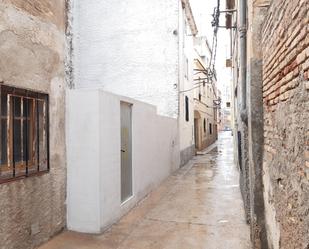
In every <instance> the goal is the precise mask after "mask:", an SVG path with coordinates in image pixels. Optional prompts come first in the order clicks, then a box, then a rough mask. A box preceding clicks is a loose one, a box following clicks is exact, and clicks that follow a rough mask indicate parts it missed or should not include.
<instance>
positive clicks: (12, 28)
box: [0, 0, 66, 249]
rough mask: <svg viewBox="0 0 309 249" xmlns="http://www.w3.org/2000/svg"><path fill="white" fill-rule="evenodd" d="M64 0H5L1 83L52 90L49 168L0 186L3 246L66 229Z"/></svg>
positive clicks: (22, 245) (15, 248)
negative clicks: (33, 175) (40, 172)
mask: <svg viewBox="0 0 309 249" xmlns="http://www.w3.org/2000/svg"><path fill="white" fill-rule="evenodd" d="M64 6H65V4H64V0H2V1H0V83H1V84H4V85H10V86H15V87H19V88H24V89H30V90H33V91H39V92H44V93H47V94H49V103H50V106H49V113H50V127H49V132H50V172H49V173H46V174H44V175H41V176H36V177H29V178H25V179H22V180H17V181H13V182H10V183H6V184H1V185H0V224H1V225H0V248H1V249H28V248H34V247H36V246H37V245H39V244H41V243H42V242H44V241H46V240H47V239H49V238H50V237H51V236H53V235H54V234H56V233H57V232H59V231H61V230H62V229H63V228H64V227H65V217H66V215H65V178H66V177H65V174H66V171H65V164H66V161H65V140H64V138H65V134H64V124H65V115H64V114H65V113H64V110H65V108H64V106H65V98H64V96H65V95H64V92H65V80H64V28H65V22H64V20H65V15H64V12H65V11H64V8H65V7H64Z"/></svg>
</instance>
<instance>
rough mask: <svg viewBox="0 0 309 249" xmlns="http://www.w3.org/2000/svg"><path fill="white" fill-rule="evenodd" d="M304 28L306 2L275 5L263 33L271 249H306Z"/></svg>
mask: <svg viewBox="0 0 309 249" xmlns="http://www.w3.org/2000/svg"><path fill="white" fill-rule="evenodd" d="M308 23H309V3H308V1H303V0H293V1H289V0H285V1H282V0H274V1H272V5H271V7H270V10H269V14H268V16H267V18H266V21H265V23H264V29H263V61H264V65H263V101H264V138H265V144H264V151H265V152H264V165H263V167H264V172H265V175H264V186H265V195H266V196H265V200H266V203H265V208H266V219H267V225H268V233H269V241H270V243H271V244H272V245H271V247H273V248H282V249H290V248H299V249H305V248H308V247H309V152H308V146H309V142H308V140H309V127H308V124H309V105H308V103H309V97H308V96H309V95H308V94H309V82H308V70H309V32H308ZM267 213H270V214H271V215H267ZM270 219H273V220H270ZM274 222H275V224H274Z"/></svg>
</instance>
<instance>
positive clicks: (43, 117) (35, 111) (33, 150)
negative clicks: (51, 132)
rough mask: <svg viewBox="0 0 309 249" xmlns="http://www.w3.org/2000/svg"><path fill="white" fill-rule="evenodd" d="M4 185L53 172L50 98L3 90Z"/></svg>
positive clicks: (0, 167) (0, 153)
mask: <svg viewBox="0 0 309 249" xmlns="http://www.w3.org/2000/svg"><path fill="white" fill-rule="evenodd" d="M0 100H1V101H0V110H1V112H0V120H1V122H0V136H1V149H0V183H3V182H7V181H10V180H14V179H17V178H20V177H27V176H31V175H35V174H38V173H42V172H47V171H48V170H49V154H48V150H49V144H48V95H46V94H41V93H35V92H31V91H28V90H22V89H17V88H13V87H8V86H0Z"/></svg>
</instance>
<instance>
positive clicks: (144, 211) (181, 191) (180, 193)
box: [40, 132, 250, 249]
mask: <svg viewBox="0 0 309 249" xmlns="http://www.w3.org/2000/svg"><path fill="white" fill-rule="evenodd" d="M216 145H217V146H212V148H213V149H212V150H210V152H208V153H206V154H205V155H200V156H196V157H195V158H194V159H193V160H192V161H191V162H190V163H189V164H188V165H186V166H185V167H183V168H181V169H180V170H179V171H177V172H176V173H175V174H173V175H172V176H171V177H170V178H169V179H168V180H166V181H165V182H164V183H162V184H161V186H160V187H159V188H157V189H156V190H155V191H154V192H152V193H151V194H150V195H149V196H148V197H147V198H145V199H144V200H143V201H142V202H140V203H139V204H138V205H137V206H136V207H135V208H134V209H133V210H132V211H131V212H129V213H128V214H127V215H126V216H124V217H123V218H122V219H121V220H120V221H119V222H118V223H117V224H115V225H114V226H112V227H111V228H110V229H109V230H108V231H106V232H105V233H104V234H102V235H84V234H78V233H73V232H64V233H62V234H60V235H58V236H57V237H55V238H54V239H53V240H51V241H50V242H48V243H47V244H45V245H43V246H42V247H40V249H88V248H90V249H99V248H100V249H105V248H106V249H116V248H117V249H199V248H201V249H249V248H250V243H249V237H250V235H249V227H248V226H247V225H246V222H245V218H244V217H245V216H244V210H243V203H242V199H241V195H240V190H239V185H238V171H237V169H236V166H234V164H233V143H232V136H231V133H230V132H223V133H221V134H220V135H219V140H218V142H217V143H216Z"/></svg>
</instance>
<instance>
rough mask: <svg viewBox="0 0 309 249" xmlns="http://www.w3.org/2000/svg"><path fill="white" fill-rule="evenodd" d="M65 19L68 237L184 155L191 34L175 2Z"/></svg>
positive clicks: (105, 217)
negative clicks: (68, 50)
mask: <svg viewBox="0 0 309 249" xmlns="http://www.w3.org/2000/svg"><path fill="white" fill-rule="evenodd" d="M69 16H70V17H72V18H71V19H70V31H69V32H67V33H68V41H69V42H70V44H71V57H70V60H69V61H70V63H71V64H70V65H68V66H69V67H71V68H72V75H71V77H70V80H71V82H72V84H70V86H71V89H70V90H68V93H67V98H68V100H67V141H68V142H67V151H68V164H67V165H68V194H67V195H68V211H67V212H68V228H69V229H70V230H74V231H79V232H88V233H99V232H101V231H103V230H104V229H106V228H107V227H108V226H110V225H111V224H112V223H114V222H115V221H117V220H118V219H119V218H120V217H121V216H122V215H123V214H125V213H126V212H128V210H129V209H131V208H132V207H133V206H134V205H136V203H137V202H138V201H140V200H141V199H142V198H143V197H145V196H146V195H147V194H148V193H149V192H150V191H151V190H152V189H154V188H155V187H156V186H157V185H158V184H159V183H160V182H162V181H163V180H164V179H165V178H166V177H168V176H169V175H170V174H171V173H172V172H173V171H175V170H176V169H178V168H179V166H180V165H183V164H185V163H186V162H187V161H188V160H189V159H191V158H192V157H193V155H194V134H193V104H192V103H193V97H192V94H191V95H189V94H188V95H184V94H182V92H183V91H184V89H187V87H190V86H191V85H192V74H193V69H192V63H193V57H192V52H190V49H191V47H192V48H193V42H192V40H193V37H192V35H195V34H196V33H197V29H196V26H195V23H194V19H193V15H192V12H191V8H190V3H189V1H185V0H183V1H163V0H160V1H138V0H136V1H130V2H123V1H114V0H113V1H112V0H110V1H104V2H102V1H86V0H77V1H73V2H72V4H71V5H70V13H69ZM89 17H91V18H89ZM184 69H186V70H184ZM85 103H87V104H86V105H85ZM85 127H91V128H89V133H85V132H84V129H85ZM87 130H88V129H87ZM76 134H83V135H84V136H83V139H82V141H84V142H83V143H79V142H78V141H79V140H80V137H76ZM89 148H91V150H90V149H89ZM76 153H77V155H78V156H77V155H76ZM89 214H91V215H89Z"/></svg>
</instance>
